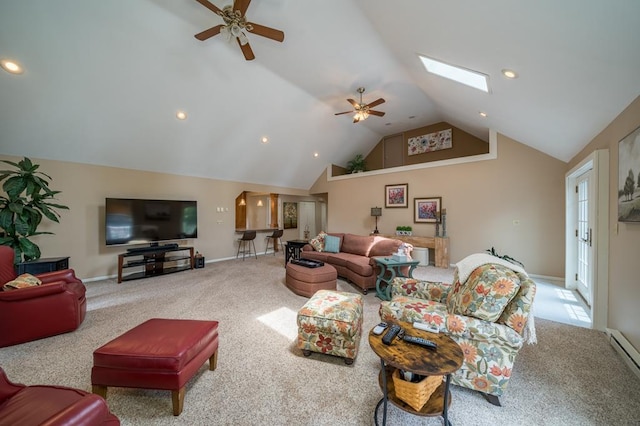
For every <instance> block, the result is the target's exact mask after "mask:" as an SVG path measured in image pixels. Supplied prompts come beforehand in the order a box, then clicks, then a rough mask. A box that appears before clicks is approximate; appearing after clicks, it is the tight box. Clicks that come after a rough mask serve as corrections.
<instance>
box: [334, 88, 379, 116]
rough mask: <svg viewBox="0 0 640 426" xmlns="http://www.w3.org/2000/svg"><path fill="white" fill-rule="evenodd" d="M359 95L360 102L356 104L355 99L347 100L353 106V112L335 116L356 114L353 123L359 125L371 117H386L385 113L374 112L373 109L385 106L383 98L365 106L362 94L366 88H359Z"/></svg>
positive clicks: (338, 113) (339, 113)
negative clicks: (381, 105) (358, 123)
mask: <svg viewBox="0 0 640 426" xmlns="http://www.w3.org/2000/svg"><path fill="white" fill-rule="evenodd" d="M358 93H360V102H359V103H358V102H356V101H354V100H353V99H347V101H348V102H349V103H350V104H351V105H353V108H354V109H353V111H345V112H337V113H336V114H335V115H342V114H350V113H352V112H353V113H355V115H354V116H353V122H354V123H357V122H359V121H364V120H366V119H367V118H369V115H377V116H378V117H382V116H383V115H384V112H382V111H374V110H372V109H371V108H373V107H374V106H377V105H380V104H383V103H384V102H385V101H384V99H382V98H379V99H377V100H375V101H373V102H371V103H370V104H365V103H363V102H362V94H363V93H364V87H359V88H358Z"/></svg>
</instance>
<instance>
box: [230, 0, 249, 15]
mask: <svg viewBox="0 0 640 426" xmlns="http://www.w3.org/2000/svg"><path fill="white" fill-rule="evenodd" d="M249 3H251V0H235V1H234V2H233V10H239V11H240V16H244V15H245V14H246V13H247V9H248V8H249Z"/></svg>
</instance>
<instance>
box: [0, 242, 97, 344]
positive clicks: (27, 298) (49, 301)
mask: <svg viewBox="0 0 640 426" xmlns="http://www.w3.org/2000/svg"><path fill="white" fill-rule="evenodd" d="M13 258H14V254H13V249H12V248H11V247H8V246H0V288H1V287H2V286H3V285H4V284H6V283H7V282H9V281H12V280H14V279H15V278H16V272H15V269H14V266H13ZM37 277H38V279H40V280H41V281H42V284H41V285H39V286H36V287H28V288H21V289H18V290H9V291H0V348H3V347H5V346H11V345H17V344H18V343H24V342H30V341H32V340H36V339H42V338H43V337H49V336H53V335H55V334H62V333H67V332H69V331H73V330H75V329H77V328H78V327H79V326H80V324H82V321H83V320H84V316H85V313H86V311H87V299H86V298H85V291H86V289H85V286H84V284H82V281H80V280H79V279H78V278H76V276H75V272H74V271H73V269H65V270H62V271H54V272H47V273H44V274H40V275H37Z"/></svg>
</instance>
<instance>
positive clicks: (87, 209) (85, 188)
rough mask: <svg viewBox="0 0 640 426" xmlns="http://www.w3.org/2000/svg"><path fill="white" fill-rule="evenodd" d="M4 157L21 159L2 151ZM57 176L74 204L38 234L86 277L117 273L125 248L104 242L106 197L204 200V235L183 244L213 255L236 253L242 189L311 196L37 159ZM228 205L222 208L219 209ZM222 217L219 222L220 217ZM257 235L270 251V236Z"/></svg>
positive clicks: (45, 246)
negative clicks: (236, 212)
mask: <svg viewBox="0 0 640 426" xmlns="http://www.w3.org/2000/svg"><path fill="white" fill-rule="evenodd" d="M0 159H2V160H6V159H9V160H12V161H17V160H19V159H20V158H17V157H8V156H2V155H0ZM31 159H32V160H33V161H34V162H35V163H37V164H40V170H41V171H43V172H45V173H47V174H48V175H49V176H51V178H52V183H51V188H52V189H54V190H59V191H62V193H61V194H60V196H59V198H58V200H59V201H60V203H61V204H65V205H67V206H69V210H62V211H61V214H62V219H61V221H60V223H59V224H56V223H54V222H51V221H47V220H43V222H42V225H41V228H40V229H39V230H42V231H51V232H54V233H55V235H42V236H38V237H34V242H36V244H38V245H39V246H40V249H41V250H42V256H43V257H57V256H70V257H71V258H70V265H71V267H72V268H74V269H75V270H76V273H77V274H78V276H80V277H82V278H85V279H86V278H95V277H104V276H109V275H115V274H116V273H117V260H118V258H117V255H118V254H119V253H122V252H124V251H126V248H125V247H107V246H106V245H105V242H104V199H105V198H107V197H122V198H151V199H153V198H159V199H163V198H164V199H175V200H196V201H197V202H198V238H197V239H194V240H185V241H183V242H181V243H182V245H189V246H193V247H195V249H196V250H198V251H199V252H200V253H202V254H203V255H204V256H205V258H206V259H207V260H213V259H221V258H228V257H235V255H236V250H237V244H236V239H237V238H238V237H239V235H238V234H236V233H235V215H234V203H235V198H236V197H237V196H238V194H240V193H241V192H242V191H245V190H246V191H256V192H263V193H269V192H275V193H281V194H292V195H306V193H307V192H306V191H301V190H296V189H288V188H279V187H272V186H265V185H255V184H246V183H241V182H227V181H220V180H213V179H204V178H195V177H188V176H176V175H169V174H162V173H150V172H143V171H134V170H127V169H119V168H112V167H102V166H92V165H86V164H77V163H68V162H61V161H50V160H41V159H37V158H31ZM217 207H223V208H225V209H226V208H228V209H229V211H228V212H227V211H225V212H222V213H218V212H217V210H216V208H217ZM220 220H221V221H222V223H221V224H218V223H217V222H218V221H220ZM267 234H270V233H262V234H261V233H259V234H258V237H257V238H256V240H255V243H256V249H257V250H258V252H260V251H264V248H265V239H264V237H265V236H266V235H267Z"/></svg>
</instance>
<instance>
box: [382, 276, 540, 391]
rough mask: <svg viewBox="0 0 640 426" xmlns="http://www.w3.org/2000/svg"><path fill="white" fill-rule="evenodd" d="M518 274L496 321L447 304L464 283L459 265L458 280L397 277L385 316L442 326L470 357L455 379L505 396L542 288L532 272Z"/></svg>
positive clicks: (441, 330) (465, 354)
mask: <svg viewBox="0 0 640 426" xmlns="http://www.w3.org/2000/svg"><path fill="white" fill-rule="evenodd" d="M491 267H492V265H483V266H481V267H479V268H478V269H483V270H485V271H486V270H487V268H491ZM475 272H476V271H474V273H475ZM482 272H483V271H478V274H482ZM516 275H517V276H518V280H519V282H520V285H519V288H518V291H517V293H516V294H515V296H514V297H513V299H512V300H511V301H510V302H509V303H508V304H507V306H506V307H505V308H504V310H503V311H502V313H501V315H500V317H499V318H498V319H497V321H495V322H491V321H487V320H482V319H479V318H474V317H472V316H466V315H460V314H455V313H452V312H451V311H450V310H449V309H448V308H447V306H448V305H447V300H448V299H449V300H450V298H451V297H453V295H452V292H453V290H454V289H456V288H460V287H461V286H463V285H461V284H460V283H459V282H458V275H457V271H456V273H455V275H454V284H453V285H451V284H445V283H439V282H429V281H420V280H416V279H413V278H395V279H394V280H393V281H392V283H391V294H392V299H391V301H388V302H381V304H380V317H381V318H382V320H383V321H393V320H400V321H407V322H414V321H419V322H424V323H427V324H430V325H431V326H435V327H437V328H438V330H439V332H441V333H446V334H447V335H449V336H450V337H451V338H452V339H453V340H455V341H456V342H457V343H458V344H459V345H460V347H461V348H462V351H463V353H464V363H463V365H462V367H461V368H460V369H459V370H458V371H457V372H455V373H454V374H453V375H452V383H454V384H456V385H459V386H463V387H466V388H470V389H474V390H477V391H480V392H484V393H487V394H491V395H496V396H501V395H502V394H503V392H504V391H505V389H506V387H507V384H508V382H509V378H510V377H511V371H512V368H513V363H514V361H515V358H516V355H517V354H518V351H519V350H520V348H521V347H522V345H523V344H524V342H525V340H526V339H525V336H524V335H525V330H526V324H527V320H528V318H529V314H530V313H531V309H532V305H533V299H534V297H535V293H536V285H535V283H534V282H533V281H532V280H531V279H530V278H529V277H528V276H527V275H526V274H521V273H518V274H516ZM469 282H470V279H468V280H467V283H469Z"/></svg>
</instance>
